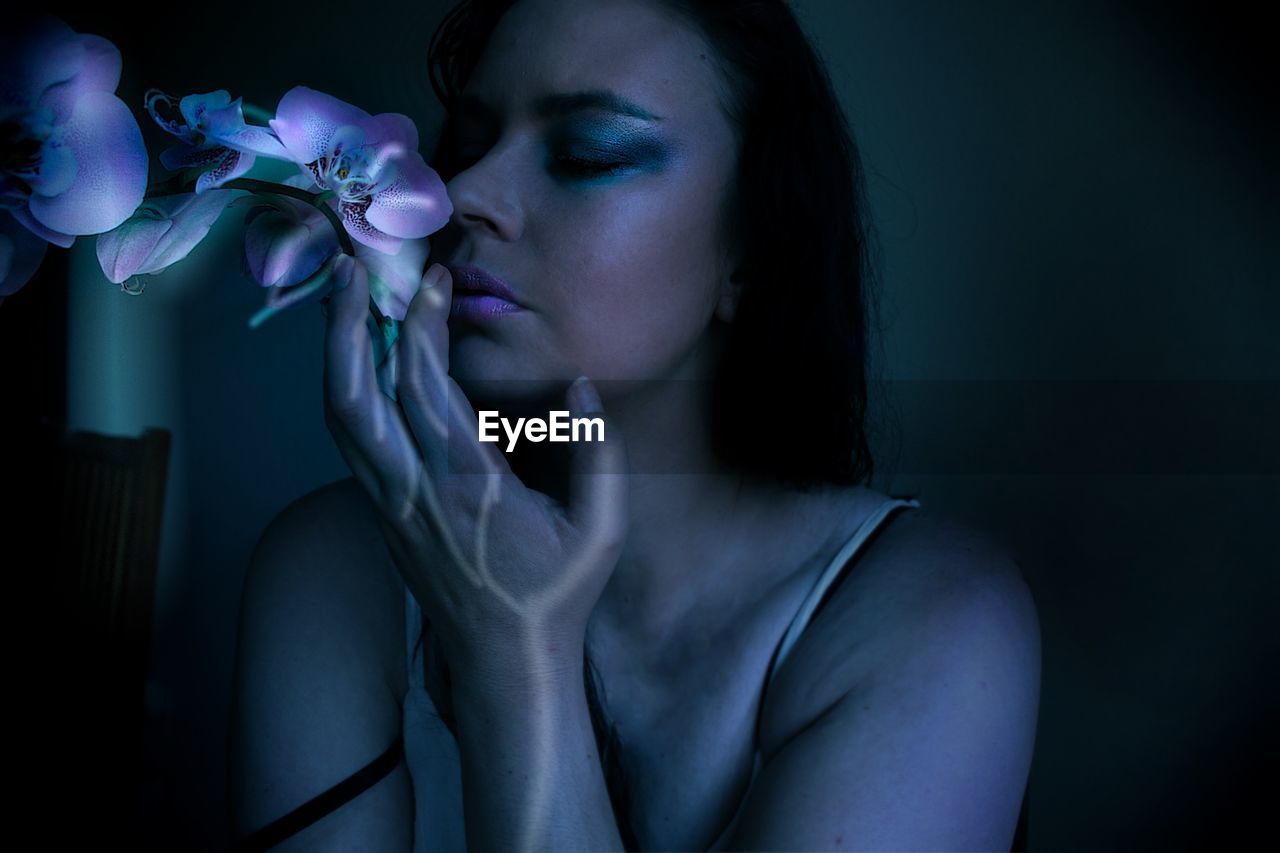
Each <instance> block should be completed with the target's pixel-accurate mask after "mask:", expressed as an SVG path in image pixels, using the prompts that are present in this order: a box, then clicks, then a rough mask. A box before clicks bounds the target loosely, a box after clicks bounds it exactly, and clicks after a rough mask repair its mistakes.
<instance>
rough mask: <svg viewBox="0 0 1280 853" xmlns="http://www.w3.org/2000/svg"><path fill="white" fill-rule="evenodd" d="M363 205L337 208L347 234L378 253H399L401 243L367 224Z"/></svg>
mask: <svg viewBox="0 0 1280 853" xmlns="http://www.w3.org/2000/svg"><path fill="white" fill-rule="evenodd" d="M365 207H366V206H365V205H359V204H351V203H349V202H343V203H342V204H341V205H340V206H339V216H340V217H341V218H342V224H343V226H344V227H345V228H346V229H347V233H348V234H350V235H351V236H352V238H353V239H355V240H356V241H357V242H359V243H363V244H364V245H366V246H368V247H369V248H370V249H377V250H378V251H379V252H385V253H386V254H388V255H394V254H396V253H397V252H399V251H400V246H401V245H402V243H403V241H402V240H401V239H400V238H398V237H393V236H392V235H390V234H387V233H385V232H382V231H379V230H378V229H377V228H374V227H373V225H371V224H370V223H369V220H368V218H367V217H366V216H365Z"/></svg>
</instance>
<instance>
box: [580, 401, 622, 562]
mask: <svg viewBox="0 0 1280 853" xmlns="http://www.w3.org/2000/svg"><path fill="white" fill-rule="evenodd" d="M566 396H567V399H568V403H569V410H570V413H571V415H572V417H573V419H574V421H576V422H577V425H576V426H575V429H576V430H577V436H576V437H577V438H578V440H577V441H574V442H573V443H572V444H571V445H570V446H569V504H568V507H567V509H566V516H567V517H568V518H569V521H570V523H571V524H573V526H574V527H575V528H577V529H578V530H580V531H581V532H582V533H583V534H584V536H585V537H586V541H585V545H586V547H587V549H588V550H590V551H593V552H600V551H606V550H608V549H611V548H614V547H616V546H618V545H620V544H621V543H622V541H623V539H625V537H626V532H627V452H626V445H625V443H624V442H623V439H622V434H621V433H620V432H619V431H618V429H617V424H616V423H614V422H613V421H612V420H611V419H610V418H609V416H608V415H606V414H605V413H604V405H603V404H602V403H601V401H600V394H599V392H597V391H596V388H595V386H594V385H593V384H592V383H591V381H590V380H588V379H587V378H586V377H585V376H580V377H578V378H577V379H576V380H574V383H573V384H572V385H570V386H569V391H568V393H567V395H566ZM581 419H587V422H586V423H583V422H582V420H581ZM583 427H585V429H583ZM601 438H603V440H600V439H601Z"/></svg>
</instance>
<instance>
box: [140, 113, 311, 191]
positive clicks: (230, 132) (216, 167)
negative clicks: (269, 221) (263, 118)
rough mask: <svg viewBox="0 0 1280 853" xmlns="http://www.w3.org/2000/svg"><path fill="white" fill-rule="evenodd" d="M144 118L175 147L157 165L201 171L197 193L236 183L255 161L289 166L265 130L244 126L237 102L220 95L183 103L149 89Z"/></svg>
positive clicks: (167, 151)
mask: <svg viewBox="0 0 1280 853" xmlns="http://www.w3.org/2000/svg"><path fill="white" fill-rule="evenodd" d="M146 107H147V112H148V113H150V114H151V117H152V118H153V119H155V122H156V124H158V125H160V127H161V128H163V129H164V130H165V131H167V132H169V133H170V134H172V135H173V136H176V137H177V138H178V140H179V143H178V144H177V145H175V146H174V147H172V148H168V149H165V150H164V151H162V152H161V153H160V162H161V163H162V164H163V165H164V167H165V168H166V169H169V170H170V171H175V172H176V171H178V170H179V169H189V168H205V169H206V171H205V172H204V173H203V174H202V175H200V178H199V179H198V180H197V181H196V192H197V193H202V192H205V191H206V190H210V189H214V188H215V187H220V186H222V185H223V184H225V183H226V182H227V181H230V180H234V179H235V178H238V177H240V176H241V175H243V174H244V173H245V172H247V171H249V169H250V168H251V167H252V166H253V163H254V161H255V160H256V159H257V157H259V156H262V157H271V158H274V159H277V160H288V159H289V155H288V153H287V152H286V151H285V150H284V146H282V145H281V144H280V140H278V139H276V136H275V134H274V133H272V132H271V131H270V130H268V129H267V128H265V127H257V126H255V125H250V124H246V123H245V120H244V107H243V103H242V101H241V99H240V98H236V99H235V100H234V101H233V100H231V95H230V94H229V93H227V92H226V91H224V90H222V89H219V90H218V91H216V92H209V93H207V94H203V95H187V96H186V97H184V98H182V100H180V101H179V100H175V99H174V98H172V97H170V96H169V95H166V94H165V93H164V92H161V91H160V90H159V89H151V90H149V91H148V92H147V94H146Z"/></svg>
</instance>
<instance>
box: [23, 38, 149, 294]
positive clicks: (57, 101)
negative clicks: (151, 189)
mask: <svg viewBox="0 0 1280 853" xmlns="http://www.w3.org/2000/svg"><path fill="white" fill-rule="evenodd" d="M120 69H121V60H120V51H119V50H117V49H116V47H115V45H113V44H112V43H111V42H109V41H107V40H106V39H104V38H101V37H99V36H94V35H82V34H79V33H76V32H75V31H74V30H72V29H71V28H70V27H68V26H67V25H66V24H65V23H63V22H62V21H59V20H57V19H56V18H51V17H47V16H46V17H40V18H34V19H28V20H25V21H24V20H22V19H19V20H18V21H17V22H16V23H15V22H14V21H13V20H12V19H10V20H8V21H7V22H6V27H5V29H4V31H3V32H2V33H0V209H3V210H6V211H8V213H9V216H11V217H12V218H13V219H14V220H16V221H17V222H19V223H21V224H22V225H23V226H24V227H25V228H26V229H27V230H29V231H30V232H31V233H32V234H33V235H35V236H36V237H38V238H40V239H41V240H44V241H47V242H49V243H54V244H56V245H58V246H62V247H64V248H65V247H67V246H70V245H71V243H72V242H73V241H74V240H75V237H76V236H77V235H82V234H100V233H102V232H104V231H109V230H111V229H112V228H115V227H116V226H117V225H119V224H120V223H121V222H124V221H125V219H127V218H128V217H129V215H130V214H132V213H133V211H134V210H135V209H136V208H137V207H138V205H139V204H140V203H141V202H142V198H143V194H144V192H145V191H146V187H147V151H146V148H145V146H144V145H143V142H142V132H141V131H140V130H139V129H138V124H137V122H136V121H134V119H133V115H132V113H130V112H129V108H128V107H126V106H125V105H124V102H123V101H121V100H120V99H119V98H117V97H116V96H115V90H116V86H117V85H118V84H119V82H120ZM6 219H7V217H6ZM5 233H6V236H7V239H8V240H9V241H11V242H13V245H14V246H15V247H16V246H17V245H18V243H17V242H16V240H17V239H18V238H16V237H15V236H14V235H13V232H11V231H10V229H9V228H7V227H6V229H5ZM15 251H16V249H15ZM15 257H16V255H15ZM22 257H23V258H29V257H30V250H28V249H23V254H22ZM6 265H7V266H9V270H8V272H7V274H6V275H5V277H4V283H3V285H2V286H3V288H4V290H5V291H6V292H8V293H12V292H14V291H16V290H17V289H18V288H20V287H21V286H22V285H23V284H25V283H26V278H30V274H31V273H34V267H31V268H30V270H29V271H27V273H26V278H22V277H21V276H19V275H17V273H18V272H19V271H20V270H19V268H18V267H17V266H14V265H13V263H12V261H10V262H9V263H8V264H6ZM28 266H29V264H23V265H22V269H26V268H27V267H28ZM20 278H21V280H19V279H20Z"/></svg>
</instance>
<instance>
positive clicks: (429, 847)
mask: <svg viewBox="0 0 1280 853" xmlns="http://www.w3.org/2000/svg"><path fill="white" fill-rule="evenodd" d="M919 506H920V503H919V501H917V500H915V499H907V498H889V499H887V500H886V501H885V502H884V503H882V504H881V505H880V506H879V507H878V508H877V509H876V510H875V511H874V512H872V513H871V514H870V515H869V516H868V517H867V518H866V520H864V521H863V522H862V524H861V525H860V526H859V527H858V529H857V530H856V531H854V533H853V536H851V537H850V538H849V539H848V540H847V541H846V542H845V544H844V546H843V547H842V548H841V549H840V551H839V552H838V553H837V554H836V556H835V559H833V560H832V561H831V562H830V564H828V565H827V567H826V569H825V570H824V571H823V572H822V574H821V575H819V576H818V580H817V582H816V583H814V585H813V588H812V589H811V590H810V591H809V594H808V595H807V596H806V597H805V599H804V602H803V603H802V604H801V605H800V609H799V610H798V611H797V612H796V615H795V616H794V617H793V618H792V620H791V623H790V625H789V626H788V627H787V631H786V633H785V634H783V637H782V640H781V642H780V643H779V644H778V646H777V647H776V650H775V652H774V656H773V660H772V661H771V662H770V664H769V670H768V674H767V675H766V677H765V687H764V691H763V692H762V693H761V699H760V705H759V706H758V707H760V708H762V707H763V706H764V695H765V694H766V693H767V692H768V690H769V685H771V684H772V683H773V678H774V674H775V673H776V672H777V670H778V668H779V667H780V666H782V663H783V661H785V660H786V659H787V656H788V655H789V654H790V653H791V650H792V649H793V648H794V647H795V644H796V641H797V640H799V639H800V635H801V634H802V633H803V632H804V629H805V627H806V626H807V625H808V624H809V621H810V620H811V619H812V618H813V615H814V614H815V613H816V612H817V611H818V609H819V608H820V607H821V606H822V605H823V604H824V603H825V600H826V596H827V593H828V591H829V590H831V588H832V586H833V584H834V583H835V582H836V580H838V579H839V578H840V576H841V574H842V573H843V571H844V570H845V569H847V568H848V566H849V565H851V563H852V560H853V557H854V555H855V554H857V553H858V549H859V548H861V547H862V546H863V544H864V543H866V542H867V540H868V539H870V538H871V536H872V534H874V533H875V532H876V531H877V530H878V529H879V528H880V527H881V526H882V525H883V524H884V522H885V520H886V519H887V518H889V517H890V516H891V515H892V514H893V513H894V512H895V510H898V509H901V508H906V507H919ZM404 608H405V609H404V612H405V643H406V648H405V651H406V654H405V660H406V661H407V664H406V665H407V666H408V670H409V671H408V685H409V689H408V691H407V692H406V693H405V698H404V716H403V719H404V730H403V741H404V757H405V761H406V763H407V765H408V769H409V775H410V777H411V778H412V780H413V789H414V807H415V808H414V819H413V823H414V825H413V829H414V832H413V853H466V849H467V846H466V837H465V834H464V829H463V826H464V824H463V812H462V763H461V760H460V756H459V753H458V745H457V742H456V741H455V740H454V737H453V734H452V733H451V732H450V731H449V728H448V727H447V726H446V725H445V723H444V721H443V720H442V719H441V718H440V716H439V714H438V713H436V708H435V705H434V704H433V703H432V701H431V696H430V695H429V694H428V693H427V689H426V683H425V680H424V675H423V659H422V654H423V644H422V643H421V642H419V641H418V640H419V637H420V635H421V633H422V610H421V608H420V606H419V605H418V600H417V599H416V598H414V597H413V595H412V593H410V592H409V591H408V587H406V588H405V605H404ZM758 719H759V714H758V711H757V730H758V725H759V724H758ZM756 743H757V747H756V752H755V765H754V769H753V770H752V773H751V783H753V782H754V781H755V777H756V775H757V774H759V772H760V769H761V767H762V765H763V758H762V756H761V754H760V749H759V737H757V738H756ZM751 783H748V786H747V790H750V785H751ZM744 802H745V796H744V798H743V800H741V801H739V803H738V810H737V812H735V814H734V817H733V819H732V820H731V821H730V822H729V824H728V825H727V826H726V827H725V829H724V830H723V831H722V832H721V834H720V837H719V838H718V839H717V840H716V843H715V844H714V845H712V847H711V849H712V850H719V849H721V845H722V844H723V843H724V842H725V841H726V840H727V838H728V837H729V835H730V834H731V831H732V829H733V828H734V826H736V824H737V822H738V819H739V817H740V816H741V811H742V804H743V803H744Z"/></svg>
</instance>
